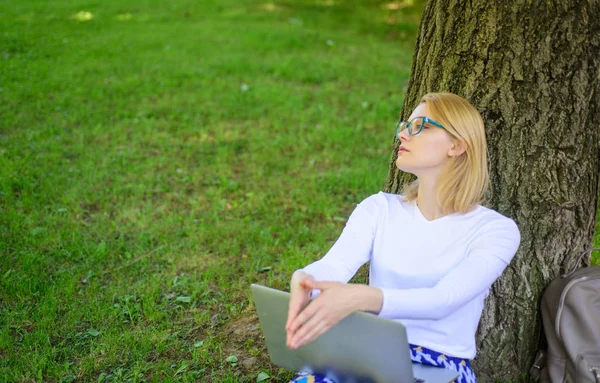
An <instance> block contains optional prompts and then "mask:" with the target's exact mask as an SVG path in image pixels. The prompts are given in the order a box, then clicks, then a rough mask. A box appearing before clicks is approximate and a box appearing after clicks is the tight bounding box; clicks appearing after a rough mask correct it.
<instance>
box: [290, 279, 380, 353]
mask: <svg viewBox="0 0 600 383" xmlns="http://www.w3.org/2000/svg"><path fill="white" fill-rule="evenodd" d="M301 285H302V286H304V287H305V288H306V289H310V290H312V289H319V290H321V294H320V295H319V296H318V297H316V298H315V299H313V301H312V302H311V303H310V304H309V305H308V306H306V308H304V309H303V310H302V311H301V312H300V314H298V315H297V316H296V317H295V318H293V319H292V320H291V321H289V320H288V324H287V325H286V330H287V346H288V347H290V348H292V349H296V348H298V347H300V346H303V345H305V344H307V343H310V342H312V341H313V340H315V339H317V338H318V337H319V336H321V335H322V334H323V333H325V332H326V331H327V330H329V329H330V328H331V327H333V326H335V325H336V324H337V323H338V322H340V321H341V320H342V319H344V318H345V317H347V316H348V315H350V314H351V313H353V312H354V311H358V309H359V308H360V307H359V302H358V301H359V299H357V298H358V297H357V293H359V292H360V290H362V287H366V288H368V286H361V285H352V284H346V283H340V282H315V281H314V278H313V280H306V279H305V280H303V281H302V283H301ZM290 303H291V300H290Z"/></svg>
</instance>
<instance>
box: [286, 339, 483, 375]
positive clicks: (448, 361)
mask: <svg viewBox="0 0 600 383" xmlns="http://www.w3.org/2000/svg"><path fill="white" fill-rule="evenodd" d="M409 350H410V359H412V361H413V362H417V363H423V364H427V365H429V366H436V367H442V368H447V369H449V370H452V371H456V372H457V373H458V374H459V375H458V378H456V380H455V383H477V380H476V379H475V373H474V372H473V370H472V369H471V363H470V361H469V360H468V359H462V358H455V357H453V356H448V355H444V354H442V353H439V352H437V351H433V350H430V349H428V348H425V347H421V346H415V345H413V344H410V345H409ZM292 382H297V383H335V382H334V381H333V380H331V379H328V378H326V377H324V376H322V375H313V374H309V373H303V372H300V373H299V374H298V375H296V376H295V377H294V379H292V381H291V382H290V383H292Z"/></svg>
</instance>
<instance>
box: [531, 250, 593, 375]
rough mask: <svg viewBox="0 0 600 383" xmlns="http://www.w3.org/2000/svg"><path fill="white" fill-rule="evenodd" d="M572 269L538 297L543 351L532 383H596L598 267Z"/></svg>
mask: <svg viewBox="0 0 600 383" xmlns="http://www.w3.org/2000/svg"><path fill="white" fill-rule="evenodd" d="M592 250H600V249H590V250H588V251H586V252H584V253H583V254H581V256H580V257H579V260H578V261H577V263H576V264H575V266H574V267H573V269H572V270H571V271H570V272H568V273H567V274H565V275H562V276H560V277H559V278H557V279H555V280H554V281H552V282H551V283H550V284H549V285H548V287H546V290H545V291H544V294H543V296H542V303H541V311H542V322H543V328H544V334H545V338H546V343H547V349H546V350H545V352H544V351H542V352H541V353H538V356H537V357H536V362H535V364H534V366H533V368H532V370H531V375H532V377H533V378H534V379H535V380H538V379H539V381H541V382H543V383H546V382H552V383H557V382H568V383H588V382H589V383H600V267H598V266H590V267H584V268H581V269H579V270H577V271H576V268H577V266H578V265H579V262H580V261H581V259H582V258H583V257H584V256H585V255H588V254H590V253H591V252H592Z"/></svg>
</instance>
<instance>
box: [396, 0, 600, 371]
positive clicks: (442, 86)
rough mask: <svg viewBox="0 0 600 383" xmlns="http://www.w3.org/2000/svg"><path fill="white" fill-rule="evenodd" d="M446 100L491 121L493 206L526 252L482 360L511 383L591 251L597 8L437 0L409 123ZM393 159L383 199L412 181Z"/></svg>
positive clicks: (429, 15) (494, 299)
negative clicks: (514, 228) (424, 100)
mask: <svg viewBox="0 0 600 383" xmlns="http://www.w3.org/2000/svg"><path fill="white" fill-rule="evenodd" d="M438 91H449V92H452V93H456V94H458V95H461V96H463V97H465V98H466V99H468V100H469V101H470V102H471V103H473V105H475V106H476V107H477V108H478V109H479V111H480V112H481V114H482V116H483V118H484V121H485V124H486V136H487V140H488V148H489V160H490V173H491V181H492V185H491V188H490V189H491V190H490V192H489V193H488V195H487V196H486V202H485V205H486V206H488V207H491V208H493V209H495V210H497V211H499V212H500V213H501V214H504V215H506V216H508V217H511V218H513V219H514V220H515V221H516V223H517V225H518V226H519V228H520V231H521V238H522V239H521V246H520V248H519V251H518V252H517V255H516V256H515V258H514V260H513V261H512V263H511V264H510V265H509V267H508V268H507V269H506V271H505V272H504V274H503V276H502V277H501V278H500V279H499V280H498V281H497V282H496V283H495V284H494V285H493V286H492V290H491V292H490V296H489V298H488V300H487V302H486V306H485V309H484V312H483V315H482V318H481V322H480V325H479V330H478V333H477V348H478V355H477V357H476V358H475V361H474V369H475V372H476V374H477V375H478V378H479V381H481V382H488V381H494V380H496V379H498V380H509V379H513V378H516V377H518V376H523V375H524V374H525V373H526V372H527V371H528V369H529V367H530V366H531V363H532V360H533V356H534V354H535V351H536V349H537V347H538V339H539V334H540V333H539V328H540V320H541V318H540V313H539V310H538V307H539V301H540V297H541V294H542V291H543V289H544V287H545V286H546V285H547V284H548V283H549V282H550V281H551V280H552V279H554V278H556V277H557V276H558V275H559V274H561V273H563V272H564V271H566V270H567V269H570V268H571V267H573V266H574V263H575V260H576V259H577V256H578V255H579V254H580V253H581V252H583V251H584V250H585V249H587V248H589V247H590V246H591V244H592V240H593V234H594V222H595V216H596V210H597V197H598V172H599V151H598V149H599V139H600V134H599V133H600V128H599V124H600V6H599V1H598V0H588V1H582V0H572V1H567V0H554V1H553V0H548V1H536V0H533V1H532V0H511V1H506V0H470V1H466V0H430V1H429V3H428V4H427V5H426V7H425V10H424V13H423V17H422V20H421V26H420V29H419V33H418V37H417V43H416V47H415V52H414V58H413V64H412V73H411V78H410V80H409V83H408V88H407V92H406V96H405V100H404V105H403V108H402V111H401V116H400V117H401V118H402V119H403V120H405V119H406V118H407V117H408V116H409V115H410V113H411V112H412V110H413V109H414V107H416V105H417V104H418V102H419V99H420V97H421V96H422V95H424V94H425V93H427V92H438ZM393 153H394V154H393V156H392V157H393V158H392V160H391V162H390V169H389V174H388V178H387V180H386V184H385V190H386V191H388V192H392V193H400V192H401V187H402V184H403V183H404V182H406V181H407V180H410V179H411V177H412V176H411V175H408V174H404V173H402V172H400V171H399V170H398V169H397V168H396V166H395V161H396V156H397V146H396V147H394V151H393ZM585 263H586V264H588V263H589V258H588V259H586V260H585Z"/></svg>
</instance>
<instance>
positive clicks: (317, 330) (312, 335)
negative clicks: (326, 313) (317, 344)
mask: <svg viewBox="0 0 600 383" xmlns="http://www.w3.org/2000/svg"><path fill="white" fill-rule="evenodd" d="M330 328H331V326H330V325H329V323H327V322H326V321H324V320H322V321H321V322H319V324H317V325H316V326H315V327H313V329H312V330H311V331H309V332H308V333H307V334H306V335H305V336H304V337H303V338H301V339H300V340H299V341H298V342H297V343H296V344H294V348H298V347H301V346H304V345H305V344H309V343H310V342H312V341H315V340H317V338H319V337H320V336H321V335H323V334H324V333H325V332H327V330H329V329H330Z"/></svg>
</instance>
